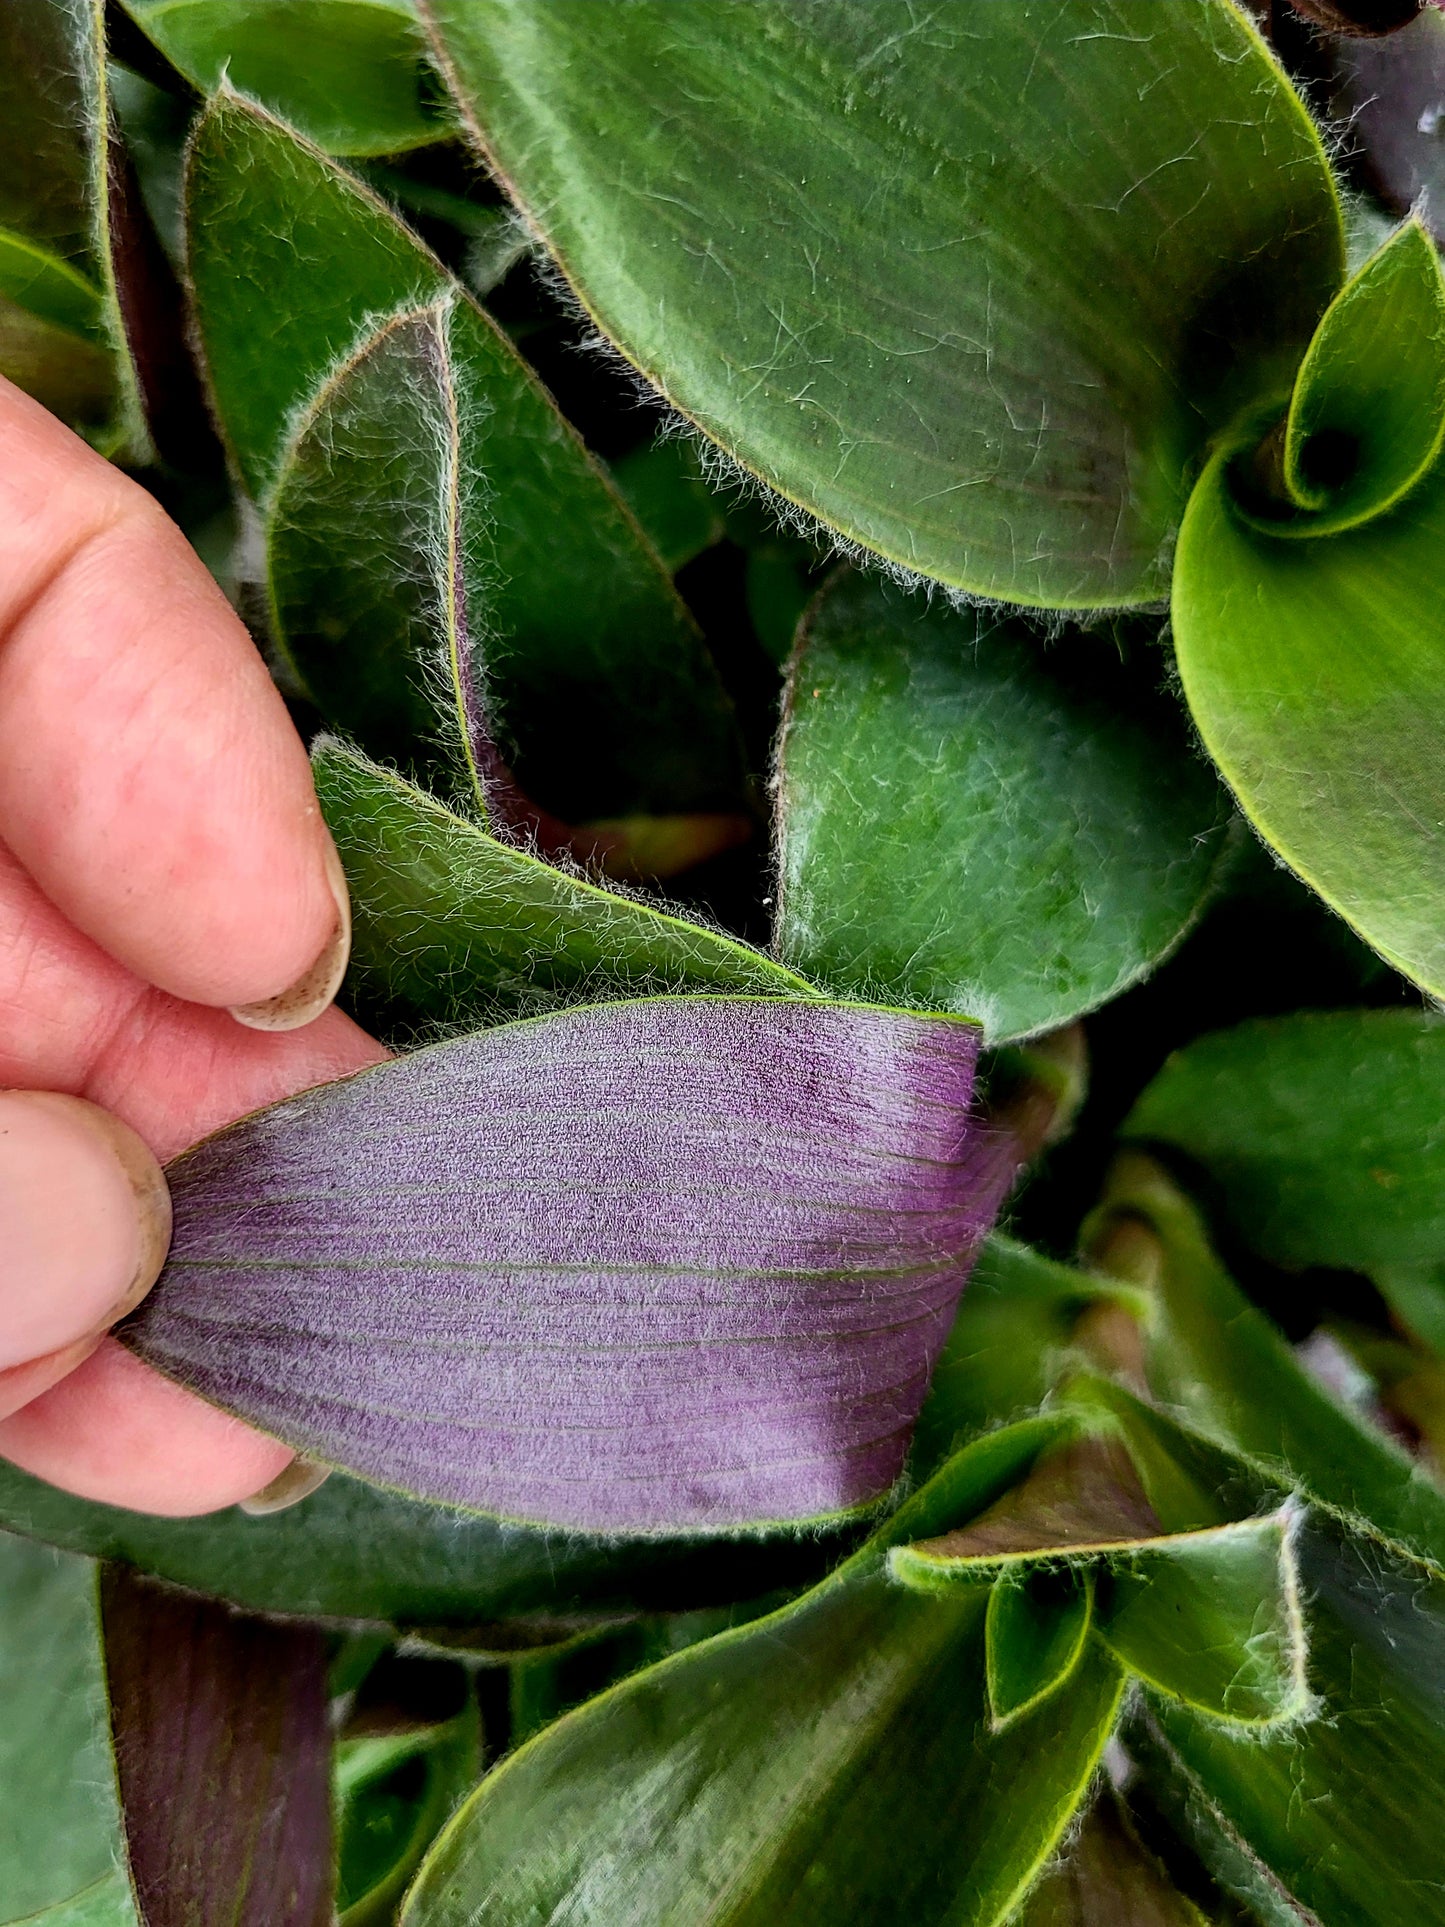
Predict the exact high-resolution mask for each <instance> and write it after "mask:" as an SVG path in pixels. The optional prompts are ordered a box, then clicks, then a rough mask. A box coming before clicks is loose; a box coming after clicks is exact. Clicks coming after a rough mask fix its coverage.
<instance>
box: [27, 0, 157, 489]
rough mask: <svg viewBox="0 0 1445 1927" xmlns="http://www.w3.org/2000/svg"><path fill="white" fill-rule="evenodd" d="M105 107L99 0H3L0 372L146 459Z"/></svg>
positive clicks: (110, 447)
mask: <svg viewBox="0 0 1445 1927" xmlns="http://www.w3.org/2000/svg"><path fill="white" fill-rule="evenodd" d="M112 121H113V115H112V108H111V102H110V98H109V83H108V79H107V74H106V67H105V33H104V19H103V7H102V5H101V0H6V4H5V5H4V6H3V7H0V374H3V375H5V376H7V377H8V378H9V379H10V380H11V381H14V382H16V383H17V384H18V385H19V386H20V387H21V388H24V389H25V390H26V391H27V393H29V394H32V395H34V396H35V398H36V399H37V400H38V401H41V402H43V403H44V404H45V406H46V407H47V408H49V409H51V410H52V411H53V412H54V413H55V414H58V415H60V416H61V417H62V418H63V419H64V420H65V421H67V422H69V424H70V425H71V426H72V427H73V428H76V429H78V430H79V431H80V432H81V433H83V434H85V435H86V436H88V437H89V438H90V440H92V441H93V442H94V443H95V444H96V446H97V447H99V448H100V449H102V451H103V452H105V453H106V454H118V455H120V456H122V457H123V458H125V459H128V460H142V459H144V458H146V457H147V456H148V455H149V454H150V453H151V444H150V438H149V434H148V431H147V429H146V426H145V419H144V411H143V408H142V403H141V396H140V388H139V384H138V380H137V376H136V370H135V365H134V363H133V361H132V359H131V354H130V350H129V348H128V346H127V344H126V339H125V329H124V327H123V325H122V321H121V305H120V293H119V289H118V285H117V272H118V264H117V261H116V236H115V235H114V234H113V232H112V228H113V223H114V222H115V220H116V217H117V210H116V208H115V206H114V205H113V203H114V201H115V197H116V195H117V193H118V192H119V191H120V189H121V187H122V186H123V178H122V176H123V160H122V159H121V157H119V156H118V155H117V157H116V165H115V166H112V164H111V161H112V156H111V149H112V144H113V141H114V128H113V125H112ZM123 265H124V266H125V267H126V271H127V272H131V271H132V270H133V267H134V264H133V263H129V262H127V263H126V264H123Z"/></svg>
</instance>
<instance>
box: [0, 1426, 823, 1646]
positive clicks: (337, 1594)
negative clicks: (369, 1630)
mask: <svg viewBox="0 0 1445 1927" xmlns="http://www.w3.org/2000/svg"><path fill="white" fill-rule="evenodd" d="M0 1526H5V1527H9V1528H10V1529H11V1530H13V1531H14V1532H17V1533H23V1534H24V1535H25V1536H26V1537H27V1538H32V1539H38V1540H41V1541H43V1542H45V1543H46V1544H49V1545H54V1546H57V1547H63V1548H65V1549H66V1550H68V1551H71V1552H84V1553H90V1554H92V1555H95V1556H98V1557H101V1558H105V1559H111V1560H117V1561H121V1562H123V1563H124V1564H126V1565H129V1566H134V1567H136V1568H137V1569H138V1570H140V1571H141V1572H146V1573H153V1574H155V1575H156V1576H157V1577H158V1578H161V1579H164V1580H167V1581H169V1582H170V1583H171V1584H173V1585H176V1586H184V1587H186V1588H187V1589H188V1590H190V1591H192V1592H198V1593H205V1594H211V1595H214V1596H216V1597H219V1598H222V1599H227V1600H230V1601H232V1602H233V1603H234V1604H236V1605H238V1606H244V1607H248V1608H250V1609H251V1610H252V1611H254V1612H260V1613H279V1614H283V1615H285V1616H286V1617H288V1618H303V1619H333V1620H334V1619H345V1620H360V1621H370V1622H373V1623H388V1624H392V1625H396V1626H400V1627H406V1628H415V1627H425V1628H436V1629H442V1628H462V1627H465V1628H470V1629H472V1630H473V1631H474V1632H476V1631H477V1630H478V1629H483V1630H484V1631H486V1632H487V1633H488V1634H489V1635H490V1637H491V1638H492V1640H493V1642H494V1643H495V1645H497V1646H498V1647H505V1646H507V1645H508V1644H510V1643H513V1641H514V1640H515V1639H517V1638H521V1637H524V1636H525V1633H526V1629H527V1628H528V1627H537V1626H541V1627H543V1628H545V1627H553V1628H555V1627H557V1626H560V1625H566V1626H567V1627H569V1628H570V1630H572V1631H576V1630H579V1629H580V1628H581V1627H582V1626H585V1625H590V1624H592V1623H594V1622H601V1621H609V1620H616V1619H618V1618H619V1617H626V1616H627V1615H628V1614H631V1613H635V1612H637V1611H653V1612H673V1611H682V1610H687V1609H691V1608H695V1607H701V1606H710V1605H713V1604H717V1603H727V1602H730V1601H732V1600H735V1599H740V1598H741V1599H746V1598H752V1597H756V1596H758V1595H760V1594H762V1593H766V1592H769V1591H773V1590H776V1589H780V1588H783V1587H794V1586H803V1585H808V1584H811V1583H812V1581H813V1580H814V1579H816V1578H817V1576H818V1574H819V1573H820V1572H821V1571H822V1570H823V1569H824V1568H825V1567H826V1566H827V1565H828V1564H829V1563H830V1562H831V1561H832V1560H833V1559H835V1558H836V1557H837V1552H838V1548H839V1546H840V1545H842V1544H847V1543H849V1541H848V1539H846V1538H842V1537H840V1536H839V1535H836V1534H824V1535H822V1536H821V1537H820V1538H818V1539H816V1540H814V1539H799V1538H796V1537H792V1536H788V1537H782V1538H776V1539H773V1540H763V1539H756V1538H749V1539H746V1540H743V1541H740V1542H736V1543H722V1544H714V1545H710V1546H709V1545H703V1544H700V1543H699V1542H698V1541H697V1540H696V1539H693V1538H689V1539H649V1540H641V1541H637V1542H635V1543H632V1544H626V1545H624V1544H621V1543H619V1542H618V1541H616V1540H612V1539H595V1538H591V1539H589V1538H586V1537H583V1536H582V1535H580V1534H576V1533H565V1534H564V1533H551V1532H534V1531H530V1530H528V1529H527V1528H526V1527H523V1526H505V1525H499V1524H497V1523H496V1521H494V1520H490V1519H481V1518H478V1517H477V1516H476V1515H475V1514H467V1513H459V1512H454V1511H452V1510H450V1509H449V1508H448V1507H445V1506H429V1505H423V1504H421V1503H420V1502H419V1501H417V1500H414V1499H404V1498H402V1497H401V1496H400V1495H399V1494H396V1493H392V1492H383V1491H380V1490H378V1489H377V1488H376V1487H375V1486H369V1485H365V1484H363V1483H362V1482H361V1481H360V1480H357V1479H351V1478H348V1477H347V1476H346V1474H345V1473H342V1472H334V1473H333V1474H332V1475H331V1477H330V1478H329V1479H328V1480H327V1481H326V1483H325V1484H324V1485H323V1486H322V1487H321V1488H320V1489H319V1491H316V1492H313V1493H312V1494H311V1495H310V1496H309V1497H308V1498H306V1499H303V1500H301V1502H300V1503H299V1504H297V1505H294V1506H291V1507H290V1508H288V1509H287V1510H286V1511H284V1512H276V1513H271V1514H268V1515H266V1516H265V1517H261V1518H252V1517H250V1516H249V1515H247V1514H246V1513H243V1512H240V1511H237V1510H236V1509H234V1508H232V1509H230V1510H228V1511H225V1512H217V1513H211V1514H208V1515H207V1516H205V1517H203V1518H197V1519H161V1518H154V1517H152V1516H151V1515H150V1514H149V1513H141V1512H126V1511H123V1510H121V1509H120V1508H118V1507H115V1506H108V1505H99V1504H97V1503H95V1502H94V1501H92V1500H88V1499H77V1498H75V1497H74V1496H73V1495H72V1494H70V1493H68V1492H60V1491H58V1490H57V1489H56V1488H55V1487H54V1486H50V1485H46V1484H44V1483H43V1482H42V1481H41V1480H39V1479H34V1478H31V1477H30V1476H29V1474H28V1473H25V1472H21V1471H20V1470H19V1469H18V1468H17V1467H15V1466H12V1465H7V1464H5V1463H4V1462H3V1461H0Z"/></svg>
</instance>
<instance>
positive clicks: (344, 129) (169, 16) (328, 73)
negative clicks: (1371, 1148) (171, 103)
mask: <svg viewBox="0 0 1445 1927" xmlns="http://www.w3.org/2000/svg"><path fill="white" fill-rule="evenodd" d="M122 3H123V5H124V6H125V10H126V12H127V13H128V14H130V16H131V18H132V19H133V20H135V21H136V23H137V24H138V25H139V26H141V27H143V28H144V29H145V31H146V33H147V34H149V35H150V37H151V39H152V40H153V41H154V42H155V44H156V45H157V47H159V48H160V50H161V52H162V53H163V54H164V55H165V57H166V59H167V60H169V61H170V62H171V63H172V65H174V66H175V67H177V68H179V70H180V71H181V73H183V74H184V75H185V76H186V78H187V80H189V81H191V82H192V83H193V85H195V86H196V87H199V88H200V89H201V91H202V92H203V93H210V92H211V91H212V89H213V88H215V87H217V86H219V85H220V84H221V82H222V81H223V80H224V81H225V82H226V83H227V84H228V85H229V86H231V87H234V88H236V89H237V91H238V92H240V93H243V94H252V95H254V96H255V98H256V99H257V100H260V101H262V102H264V104H265V105H266V106H267V107H270V108H272V109H273V110H274V111H275V112H276V113H278V114H283V115H284V116H285V117H286V119H287V120H290V121H294V122H295V123H296V125H297V126H298V127H299V128H301V129H302V130H303V132H305V133H307V134H309V135H310V136H311V138H312V139H313V140H314V141H317V142H319V143H320V145H321V146H322V147H325V148H327V149H329V151H330V152H331V153H333V154H394V153H398V152H400V151H401V150H402V149H404V148H408V147H417V146H419V145H421V144H422V143H423V142H425V141H434V140H439V139H441V138H442V137H443V136H444V135H445V134H446V133H447V131H448V127H447V121H446V117H445V116H444V115H443V114H441V113H439V112H438V110H437V108H436V106H435V105H434V104H433V99H432V97H433V95H434V94H435V91H436V89H435V87H434V86H433V85H431V84H430V76H429V75H428V73H427V58H426V46H425V43H424V41H423V39H422V37H421V34H420V33H419V32H418V29H417V23H416V16H415V12H414V10H413V8H412V7H411V6H410V5H409V4H408V0H122Z"/></svg>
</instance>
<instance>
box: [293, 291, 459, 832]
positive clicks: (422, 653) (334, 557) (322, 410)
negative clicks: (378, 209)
mask: <svg viewBox="0 0 1445 1927" xmlns="http://www.w3.org/2000/svg"><path fill="white" fill-rule="evenodd" d="M454 321H461V322H462V325H463V326H465V322H464V321H463V319H462V317H461V316H459V315H457V314H456V313H455V311H454V310H453V309H452V307H451V305H450V303H448V302H447V301H446V300H445V299H443V300H442V301H440V302H438V303H437V305H436V306H434V307H429V308H421V309H417V310H414V311H412V312H410V313H405V312H404V313H401V314H398V315H396V316H394V317H393V318H392V319H391V320H390V321H389V322H387V323H386V324H385V325H384V326H383V327H381V328H379V329H378V330H377V331H376V333H374V334H371V335H368V336H367V337H366V338H365V339H364V341H363V342H362V344H361V346H360V347H359V349H358V350H357V352H356V354H355V355H354V356H353V357H352V358H351V359H350V360H348V361H345V362H343V363H342V365H341V367H340V368H338V369H337V370H336V372H335V373H334V374H333V375H332V376H331V377H330V379H329V380H328V381H327V382H326V383H325V385H324V386H323V387H322V388H321V389H320V391H319V392H318V393H317V394H316V395H315V396H313V398H312V400H311V403H310V405H309V407H308V409H307V411H306V415H305V418H304V420H303V422H302V424H301V426H300V428H299V431H298V433H297V434H296V436H295V439H294V440H293V441H292V443H291V446H290V448H289V449H288V451H287V454H286V459H285V464H284V466H283V468H282V470H281V473H280V475H279V477H278V479H277V485H276V490H275V494H274V496H273V498H272V502H271V507H270V514H269V517H268V526H267V561H268V566H269V577H270V590H271V600H272V608H273V610H274V612H275V619H276V620H275V626H276V631H277V633H278V635H279V636H281V637H282V638H284V641H285V646H286V649H287V653H288V654H289V656H290V657H291V660H292V662H293V663H294V665H295V667H296V668H297V670H298V671H299V673H300V677H301V680H302V682H303V683H304V685H305V687H306V688H307V690H308V691H309V692H310V694H311V695H312V696H313V697H314V698H315V700H316V702H317V704H318V705H319V707H320V708H321V710H322V712H323V713H324V714H325V716H326V717H327V719H328V721H330V722H331V723H333V724H334V725H335V726H336V727H337V728H338V729H342V730H345V731H346V732H347V734H348V735H350V736H353V737H354V738H355V739H356V740H357V741H358V742H361V743H364V744H365V745H366V747H367V749H368V750H369V751H370V752H371V753H372V754H373V755H376V756H382V757H385V758H387V759H388V760H390V761H394V762H399V763H403V764H410V765H411V766H412V767H413V768H415V769H418V770H420V771H422V772H426V773H434V774H435V776H436V778H437V781H438V786H439V787H441V788H443V789H449V790H453V791H460V790H462V789H463V787H465V789H466V790H468V791H470V792H471V793H472V795H473V800H474V802H475V803H477V804H479V805H483V806H484V805H485V802H486V789H485V781H484V778H485V774H486V772H484V771H483V770H479V769H478V767H477V749H478V746H479V739H480V736H481V735H482V734H483V733H484V731H485V723H484V720H483V718H482V715H481V693H480V690H479V688H478V686H477V685H478V679H479V671H480V661H479V657H480V650H479V649H478V650H476V651H475V652H474V649H473V646H472V641H471V637H470V635H469V629H468V617H469V614H470V615H471V617H472V619H474V620H475V619H477V617H478V616H480V618H481V620H482V621H483V622H485V620H486V611H487V605H488V603H489V601H490V593H491V591H492V586H493V581H492V579H493V578H494V576H495V565H494V562H493V558H492V537H491V527H490V518H489V516H488V513H487V509H486V503H485V493H484V486H483V484H482V482H481V477H480V476H479V475H478V474H477V473H476V472H475V471H470V472H469V470H468V468H467V467H466V465H465V464H464V462H463V459H462V446H461V441H462V429H461V424H462V421H463V419H464V418H468V417H474V416H475V415H476V414H477V413H478V412H479V411H482V410H485V409H486V407H487V403H486V400H485V397H484V395H478V394H477V393H476V392H475V390H474V388H473V386H472V384H471V383H468V384H467V389H466V392H465V393H463V392H460V390H459V381H460V379H461V378H462V373H463V371H462V370H461V369H460V368H459V367H458V366H457V363H456V360H455V358H454V356H453V353H452V327H453V323H454ZM475 332H476V333H477V334H482V333H483V331H482V330H481V329H475Z"/></svg>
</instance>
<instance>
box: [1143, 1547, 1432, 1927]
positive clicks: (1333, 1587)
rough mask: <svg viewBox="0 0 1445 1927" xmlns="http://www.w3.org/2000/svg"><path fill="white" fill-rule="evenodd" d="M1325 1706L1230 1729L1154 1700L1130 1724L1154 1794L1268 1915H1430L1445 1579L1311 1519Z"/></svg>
mask: <svg viewBox="0 0 1445 1927" xmlns="http://www.w3.org/2000/svg"><path fill="white" fill-rule="evenodd" d="M1299 1554H1300V1565H1301V1578H1302V1582H1303V1585H1304V1588H1305V1590H1306V1593H1307V1595H1308V1597H1309V1600H1310V1627H1311V1650H1310V1674H1311V1680H1312V1682H1313V1684H1314V1686H1315V1688H1316V1690H1317V1692H1318V1695H1319V1699H1320V1714H1321V1716H1320V1717H1319V1718H1318V1719H1316V1720H1313V1721H1311V1722H1310V1723H1309V1724H1307V1725H1305V1726H1303V1727H1301V1728H1299V1729H1298V1730H1297V1731H1293V1732H1289V1733H1285V1734H1280V1735H1274V1736H1271V1735H1269V1734H1263V1735H1249V1736H1248V1737H1243V1738H1241V1737H1237V1736H1236V1735H1234V1734H1232V1733H1231V1732H1230V1731H1229V1729H1228V1728H1226V1727H1222V1726H1220V1725H1218V1724H1215V1723H1213V1722H1210V1721H1208V1720H1206V1719H1203V1718H1201V1717H1200V1716H1199V1715H1197V1714H1194V1713H1191V1712H1189V1711H1187V1710H1186V1709H1185V1708H1183V1707H1180V1706H1178V1705H1171V1704H1167V1703H1165V1702H1163V1701H1155V1702H1154V1703H1153V1705H1152V1707H1151V1709H1150V1712H1149V1714H1148V1716H1147V1717H1146V1718H1145V1719H1144V1720H1143V1721H1142V1722H1141V1723H1140V1724H1139V1727H1138V1728H1137V1730H1136V1731H1134V1732H1131V1734H1130V1736H1129V1746H1130V1751H1131V1752H1132V1753H1133V1754H1134V1756H1135V1757H1136V1758H1138V1759H1140V1760H1141V1761H1142V1763H1143V1765H1144V1767H1145V1770H1146V1772H1147V1773H1148V1776H1149V1780H1150V1784H1151V1787H1152V1788H1153V1790H1154V1792H1155V1794H1156V1797H1163V1798H1164V1799H1165V1801H1166V1803H1168V1804H1169V1805H1170V1806H1172V1808H1173V1810H1174V1814H1175V1817H1176V1819H1177V1820H1178V1822H1179V1823H1180V1825H1181V1828H1182V1830H1183V1831H1184V1832H1185V1833H1186V1834H1187V1835H1188V1836H1189V1837H1190V1838H1191V1840H1192V1843H1193V1844H1194V1846H1195V1847H1196V1849H1197V1850H1198V1851H1199V1853H1200V1854H1201V1857H1202V1858H1203V1859H1204V1860H1205V1862H1206V1864H1207V1865H1208V1866H1209V1867H1210V1870H1211V1871H1212V1872H1213V1873H1214V1875H1215V1876H1216V1878H1217V1879H1219V1880H1220V1881H1221V1882H1222V1883H1223V1884H1224V1885H1225V1886H1226V1887H1227V1888H1230V1889H1231V1890H1232V1891H1233V1892H1235V1893H1236V1894H1237V1895H1239V1897H1240V1898H1241V1899H1243V1900H1245V1901H1246V1902H1248V1903H1249V1904H1250V1905H1251V1906H1252V1907H1254V1908H1255V1909H1257V1910H1258V1912H1259V1914H1260V1916H1261V1917H1262V1918H1263V1919H1264V1920H1266V1921H1268V1922H1270V1923H1271V1927H1286V1923H1288V1924H1289V1927H1296V1924H1297V1927H1307V1924H1311V1927H1359V1923H1361V1922H1367V1921H1369V1922H1375V1921H1378V1922H1382V1923H1383V1922H1388V1923H1389V1927H1436V1924H1437V1923H1438V1921H1439V1919H1440V1841H1441V1836H1442V1832H1445V1674H1442V1668H1441V1653H1442V1651H1445V1584H1442V1582H1441V1581H1440V1580H1439V1579H1438V1578H1432V1577H1430V1576H1428V1575H1427V1574H1426V1573H1425V1572H1424V1571H1423V1570H1422V1569H1421V1568H1420V1567H1418V1566H1411V1565H1409V1564H1402V1563H1399V1562H1397V1561H1395V1560H1391V1559H1382V1558H1381V1555H1380V1552H1379V1548H1378V1547H1376V1546H1368V1545H1364V1544H1362V1543H1361V1542H1359V1541H1351V1540H1349V1539H1347V1538H1343V1537H1341V1536H1340V1535H1339V1534H1338V1533H1336V1532H1333V1531H1327V1530H1323V1529H1321V1530H1315V1529H1313V1528H1311V1527H1308V1526H1307V1527H1306V1528H1305V1530H1304V1532H1303V1533H1302V1534H1301V1536H1300V1542H1299Z"/></svg>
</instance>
